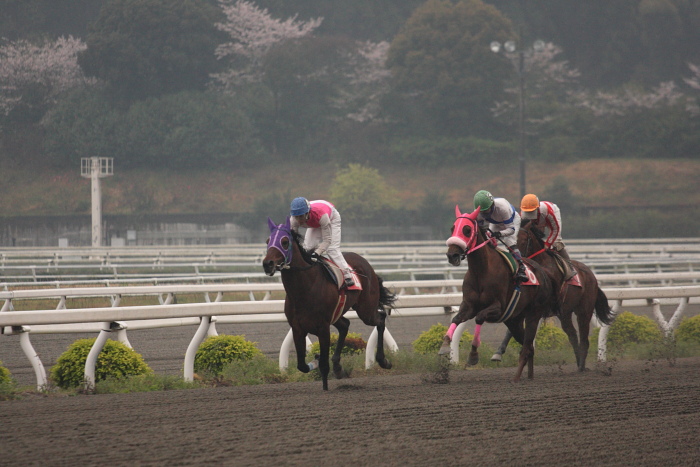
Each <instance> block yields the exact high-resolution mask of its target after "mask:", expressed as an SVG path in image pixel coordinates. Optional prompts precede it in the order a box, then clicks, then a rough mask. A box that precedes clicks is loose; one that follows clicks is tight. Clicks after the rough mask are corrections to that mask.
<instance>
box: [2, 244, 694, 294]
mask: <svg viewBox="0 0 700 467" xmlns="http://www.w3.org/2000/svg"><path fill="white" fill-rule="evenodd" d="M343 249H344V250H345V251H355V252H357V253H359V254H361V255H363V256H364V257H365V258H367V260H368V261H369V262H370V263H371V264H372V265H373V266H374V268H375V269H376V270H378V271H379V272H380V273H381V272H382V271H393V270H397V269H401V270H404V269H407V268H409V269H410V268H417V269H434V270H436V271H441V272H444V271H445V270H446V269H448V268H449V265H448V264H447V261H446V260H445V246H444V242H443V241H431V242H399V243H388V242H382V243H356V244H353V243H347V244H344V245H343ZM567 250H568V251H569V253H570V255H571V257H572V258H574V259H578V260H581V261H583V262H585V263H586V264H588V265H589V266H590V267H591V268H592V269H593V270H594V271H595V272H606V271H608V272H609V271H614V272H651V271H654V270H656V271H657V272H662V271H677V270H685V271H690V272H692V271H694V270H700V239H699V238H684V239H621V240H616V239H596V240H569V241H568V242H567ZM264 254H265V248H264V245H258V244H255V245H202V246H172V247H104V248H78V247H66V248H48V247H44V248H31V249H29V248H7V249H5V250H4V251H2V252H0V281H3V284H1V285H5V286H7V284H8V283H16V282H18V281H19V282H38V281H49V280H59V279H60V280H61V281H87V280H97V279H99V280H120V281H123V280H135V279H140V280H141V281H143V280H145V279H149V278H153V277H161V278H166V277H167V278H177V279H180V280H184V279H189V280H193V279H196V280H205V279H209V280H224V279H227V280H245V278H249V277H262V276H263V275H262V272H261V266H260V263H261V260H262V258H263V256H264Z"/></svg>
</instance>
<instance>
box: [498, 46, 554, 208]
mask: <svg viewBox="0 0 700 467" xmlns="http://www.w3.org/2000/svg"><path fill="white" fill-rule="evenodd" d="M490 47H491V51H492V52H493V53H499V52H500V51H501V50H504V51H505V52H506V54H510V55H511V57H509V58H511V59H512V55H513V54H514V53H517V60H513V61H514V65H515V70H516V72H517V73H518V165H519V166H520V198H522V197H523V196H525V194H526V193H527V189H526V182H525V179H526V176H525V55H526V54H527V53H530V52H531V51H530V50H528V51H526V50H525V49H523V48H522V47H521V48H520V49H518V48H517V45H516V43H515V41H506V42H505V43H504V44H503V46H501V43H500V42H498V41H493V42H491V44H490ZM544 47H545V44H544V41H541V40H537V41H535V42H534V43H533V45H532V50H534V51H535V52H541V51H542V50H544Z"/></svg>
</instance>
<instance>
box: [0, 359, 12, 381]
mask: <svg viewBox="0 0 700 467" xmlns="http://www.w3.org/2000/svg"><path fill="white" fill-rule="evenodd" d="M11 381H12V375H11V374H10V370H8V369H7V368H5V367H4V366H2V360H0V384H2V383H9V382H11Z"/></svg>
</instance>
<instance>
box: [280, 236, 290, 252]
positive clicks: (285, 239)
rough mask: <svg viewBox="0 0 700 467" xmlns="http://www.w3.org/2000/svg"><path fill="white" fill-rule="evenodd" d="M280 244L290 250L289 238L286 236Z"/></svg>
mask: <svg viewBox="0 0 700 467" xmlns="http://www.w3.org/2000/svg"><path fill="white" fill-rule="evenodd" d="M280 245H282V248H284V249H285V250H289V238H287V237H284V238H283V239H282V241H281V242H280Z"/></svg>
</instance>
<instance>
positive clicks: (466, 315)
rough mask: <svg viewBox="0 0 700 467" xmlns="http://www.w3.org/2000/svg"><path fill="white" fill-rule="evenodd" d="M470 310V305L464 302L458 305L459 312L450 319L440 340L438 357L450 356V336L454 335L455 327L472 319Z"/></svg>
mask: <svg viewBox="0 0 700 467" xmlns="http://www.w3.org/2000/svg"><path fill="white" fill-rule="evenodd" d="M472 310H473V307H472V305H471V303H469V302H467V301H466V300H462V303H460V305H459V311H457V314H456V315H455V317H454V318H452V323H451V324H450V327H449V328H447V332H446V333H445V335H444V336H443V338H442V346H441V347H440V350H439V351H438V355H449V354H450V352H451V351H452V349H451V348H450V344H451V343H452V336H453V335H454V333H455V329H457V326H459V325H460V324H462V323H463V322H465V321H467V320H470V319H471V318H473V317H474V315H473V314H472Z"/></svg>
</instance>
